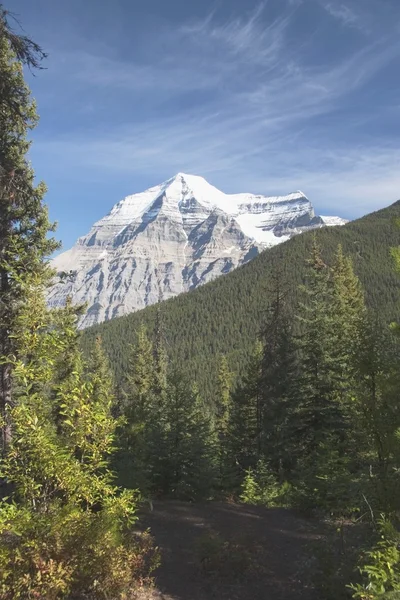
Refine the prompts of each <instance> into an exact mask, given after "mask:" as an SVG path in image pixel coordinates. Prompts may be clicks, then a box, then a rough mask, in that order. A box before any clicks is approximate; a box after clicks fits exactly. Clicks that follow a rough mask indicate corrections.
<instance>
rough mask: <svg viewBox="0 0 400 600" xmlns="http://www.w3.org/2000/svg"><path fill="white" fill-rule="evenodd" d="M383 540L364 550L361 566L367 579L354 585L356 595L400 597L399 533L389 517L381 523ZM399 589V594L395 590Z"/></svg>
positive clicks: (363, 599)
mask: <svg viewBox="0 0 400 600" xmlns="http://www.w3.org/2000/svg"><path fill="white" fill-rule="evenodd" d="M380 529H381V539H380V541H379V542H378V543H377V544H376V546H375V547H374V548H373V549H372V550H370V551H369V552H365V554H364V557H363V559H362V564H361V566H360V567H359V571H360V573H361V575H363V576H364V581H363V583H361V584H357V585H351V586H350V588H351V589H352V590H353V591H354V595H353V598H358V599H360V600H380V599H381V598H396V597H400V533H399V532H398V531H397V530H396V529H395V527H394V526H393V525H392V524H391V523H390V522H389V521H387V520H385V519H382V520H381V523H380ZM396 592H397V593H396Z"/></svg>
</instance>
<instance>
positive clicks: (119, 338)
mask: <svg viewBox="0 0 400 600" xmlns="http://www.w3.org/2000/svg"><path fill="white" fill-rule="evenodd" d="M399 217H400V201H399V202H396V203H394V204H393V205H391V206H390V207H388V208H385V209H383V210H380V211H377V212H375V213H372V214H369V215H367V216H365V217H363V218H361V219H358V220H357V221H354V222H351V223H348V224H347V225H345V226H343V227H334V228H325V229H320V230H317V231H316V233H315V235H316V236H317V240H318V243H319V244H320V245H321V247H322V252H323V256H324V259H325V260H326V261H327V262H329V261H331V260H332V257H333V255H334V253H335V250H336V248H337V245H338V244H339V243H340V244H342V247H343V251H344V252H345V253H346V254H348V255H349V256H350V257H351V258H352V260H353V264H354V270H355V272H356V273H357V275H358V276H359V278H360V281H361V283H362V285H363V287H364V289H365V297H366V303H367V305H368V306H369V307H371V308H373V309H376V310H377V311H378V312H379V314H380V316H381V317H382V318H383V319H386V320H387V321H391V320H394V319H395V318H396V316H397V315H398V314H399V313H400V304H399V299H398V290H399V281H398V277H397V275H396V274H395V273H394V272H393V268H392V263H391V259H390V248H391V247H392V246H396V245H398V244H399V243H400V233H399V230H398V229H397V228H396V227H395V220H396V219H397V218H399ZM313 235H314V234H313V233H311V232H310V233H305V234H302V235H300V236H297V237H294V238H293V239H291V240H289V241H288V242H285V243H283V244H281V245H279V246H276V247H274V248H271V249H269V250H266V251H264V252H263V253H262V254H261V255H260V256H258V257H257V258H255V259H254V260H252V261H251V262H250V263H249V264H247V265H245V266H243V267H241V268H239V269H237V270H236V271H234V272H233V273H230V274H229V275H226V276H222V277H220V278H218V279H217V280H215V281H213V282H211V283H208V284H206V285H205V286H203V287H200V288H198V289H196V290H194V291H192V292H190V293H186V294H182V295H181V296H178V297H176V298H173V299H171V300H168V301H166V302H163V303H162V309H161V310H162V316H163V327H164V334H165V340H166V345H167V347H168V355H169V358H170V361H171V363H172V364H173V365H176V366H179V365H181V366H183V365H184V370H185V372H186V373H188V374H189V375H190V376H191V377H193V378H194V379H195V380H196V382H197V383H198V385H199V387H200V388H201V390H202V393H203V394H204V395H206V396H207V397H211V395H212V388H213V385H214V382H215V359H216V357H217V356H218V354H224V355H225V356H226V357H227V360H228V363H229V366H230V368H231V370H232V371H233V372H234V373H235V375H236V376H241V375H242V374H243V372H244V368H245V366H246V364H247V359H248V357H249V354H250V353H251V350H252V346H253V342H254V339H255V337H256V336H257V335H258V332H259V329H260V326H261V323H262V321H263V318H264V314H265V310H266V308H267V306H268V302H269V300H270V297H271V290H272V287H273V286H272V285H271V282H272V280H273V277H274V274H276V273H277V272H279V274H280V278H281V280H282V285H284V286H285V289H286V290H287V296H288V302H289V306H290V307H294V306H295V305H296V302H297V299H298V286H299V285H300V284H301V283H302V282H303V281H304V278H305V272H306V258H307V256H308V254H309V252H310V248H311V245H312V240H313ZM158 310H159V309H158V308H157V307H156V306H150V307H148V308H146V309H144V310H142V311H139V312H137V313H133V314H131V315H128V316H125V317H121V318H117V319H114V320H112V321H109V322H106V323H104V324H101V325H98V326H95V327H92V328H90V329H88V330H85V331H84V332H83V336H82V344H83V348H84V349H86V350H87V349H89V348H90V347H91V346H92V344H93V341H94V339H95V338H96V337H97V336H98V335H100V336H101V337H102V339H103V343H104V348H105V350H106V353H107V355H108V356H109V359H110V362H111V364H112V368H113V371H114V372H115V375H116V378H117V381H118V382H121V378H122V377H123V374H124V373H125V372H126V368H127V364H128V363H127V361H128V355H127V352H126V348H127V346H128V345H129V344H130V343H133V342H134V340H135V335H136V331H137V329H138V327H139V325H140V324H144V325H145V326H146V327H147V329H148V331H149V334H150V335H151V332H152V331H153V330H154V324H155V322H156V319H157V314H158Z"/></svg>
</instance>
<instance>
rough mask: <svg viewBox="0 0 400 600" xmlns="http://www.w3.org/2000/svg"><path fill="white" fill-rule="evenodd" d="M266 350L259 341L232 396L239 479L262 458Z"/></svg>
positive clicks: (232, 439) (234, 451) (232, 444)
mask: <svg viewBox="0 0 400 600" xmlns="http://www.w3.org/2000/svg"><path fill="white" fill-rule="evenodd" d="M262 350H263V349H262V344H261V342H260V341H257V342H256V344H255V347H254V350H253V353H252V355H251V357H250V361H249V366H248V370H247V373H246V375H245V377H244V379H243V382H242V384H241V385H239V386H238V388H237V389H236V390H235V391H234V393H233V394H232V410H231V420H230V436H229V438H230V439H229V446H230V454H231V456H232V458H233V460H232V462H233V464H236V466H237V467H238V473H237V476H238V478H239V479H241V477H242V475H243V473H244V472H245V471H246V470H247V469H249V468H254V467H255V465H256V464H257V461H258V460H259V458H261V455H262V410H263V407H262V388H261V385H262V377H261V373H262Z"/></svg>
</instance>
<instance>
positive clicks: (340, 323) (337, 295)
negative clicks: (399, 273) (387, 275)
mask: <svg viewBox="0 0 400 600" xmlns="http://www.w3.org/2000/svg"><path fill="white" fill-rule="evenodd" d="M332 292H333V298H332V312H333V317H334V320H335V322H334V323H333V328H334V331H333V334H334V335H335V337H336V339H335V341H334V350H335V353H334V357H333V358H334V360H335V362H336V385H337V386H338V390H339V396H340V398H339V401H342V402H343V403H344V404H345V405H347V407H349V402H351V396H352V393H351V392H352V387H353V383H354V354H355V352H356V348H357V341H358V337H359V335H360V327H361V326H362V322H363V320H364V318H365V316H366V308H365V303H364V294H363V291H362V288H361V284H360V281H359V279H358V277H357V276H356V275H355V273H354V270H353V265H352V262H351V260H350V258H349V257H347V256H344V254H343V249H342V246H341V245H339V247H338V249H337V252H336V255H335V262H334V265H333V269H332Z"/></svg>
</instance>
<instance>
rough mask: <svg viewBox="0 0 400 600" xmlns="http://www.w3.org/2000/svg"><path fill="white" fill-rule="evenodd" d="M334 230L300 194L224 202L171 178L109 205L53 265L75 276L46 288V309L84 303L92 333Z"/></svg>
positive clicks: (224, 197) (192, 182) (202, 184)
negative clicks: (312, 232)
mask: <svg viewBox="0 0 400 600" xmlns="http://www.w3.org/2000/svg"><path fill="white" fill-rule="evenodd" d="M340 222H341V221H340V220H338V219H335V218H333V217H324V218H323V219H322V218H321V217H318V216H315V213H314V209H313V206H312V204H311V202H310V201H309V200H308V198H307V197H306V196H305V195H304V194H303V193H302V192H300V191H298V192H295V193H292V194H289V195H287V196H274V197H268V196H262V195H255V194H250V193H240V194H224V193H223V192H221V191H220V190H219V189H217V188H216V187H214V186H213V185H211V184H210V183H208V182H207V181H206V180H205V179H204V178H203V177H200V176H198V175H190V174H188V173H183V172H179V173H177V174H176V175H174V177H171V178H170V179H167V180H166V181H164V182H163V183H161V184H159V185H156V186H154V187H151V188H148V189H146V190H145V191H143V192H140V193H135V194H132V195H131V196H127V197H126V198H124V199H123V200H121V201H120V202H118V203H117V204H115V205H114V206H113V207H112V209H111V210H110V212H109V213H108V214H107V215H106V216H105V217H103V218H102V219H100V220H99V221H97V222H96V223H95V224H94V225H93V227H92V228H91V230H90V231H89V233H88V234H87V235H85V236H83V237H81V238H80V239H79V240H78V241H77V243H76V244H75V246H74V247H73V248H71V249H70V250H68V251H67V252H64V253H63V254H60V255H59V256H57V257H56V258H55V259H54V261H53V267H54V268H55V269H57V270H58V271H68V272H70V271H71V272H73V273H75V275H74V278H73V279H71V281H69V282H68V283H67V284H65V283H64V284H62V285H61V284H56V285H55V286H53V288H52V289H51V290H50V292H49V303H50V304H51V305H52V306H60V305H62V304H63V303H64V302H65V299H66V297H67V296H71V297H72V299H73V301H74V302H76V303H79V304H84V303H87V305H88V311H87V313H86V315H85V316H84V317H83V319H82V322H81V325H82V326H88V325H93V324H95V323H99V322H101V321H104V320H108V319H111V318H113V317H115V316H120V315H123V314H126V313H129V312H132V311H134V310H138V309H140V308H143V307H145V306H147V305H149V304H152V303H154V302H157V301H158V300H159V298H160V294H161V295H162V297H163V299H166V298H169V297H171V296H175V295H176V294H179V293H181V292H184V291H188V290H191V289H193V288H195V287H197V286H199V285H201V284H203V283H206V282H207V281H210V280H211V279H214V278H215V277H218V276H220V275H222V274H224V273H228V272H229V271H231V270H232V269H234V268H236V267H237V266H239V265H241V264H244V263H246V262H248V261H249V260H250V259H251V258H253V257H254V256H256V255H257V254H258V253H259V251H260V250H262V249H264V248H267V247H269V246H273V245H275V244H278V243H280V242H283V241H285V240H287V239H289V238H290V237H291V236H293V235H295V234H298V233H301V232H302V231H304V230H307V229H311V228H313V227H322V226H324V225H325V224H326V225H334V224H338V223H340Z"/></svg>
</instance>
